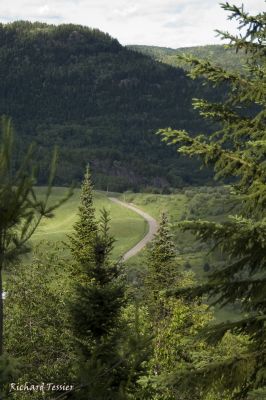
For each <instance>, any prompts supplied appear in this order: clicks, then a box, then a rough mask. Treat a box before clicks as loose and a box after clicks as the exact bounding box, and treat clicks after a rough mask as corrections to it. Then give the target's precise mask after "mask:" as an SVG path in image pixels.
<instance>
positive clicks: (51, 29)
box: [0, 21, 211, 191]
mask: <svg viewBox="0 0 266 400" xmlns="http://www.w3.org/2000/svg"><path fill="white" fill-rule="evenodd" d="M208 90H209V89H207V88H206V87H205V88H202V86H201V84H200V82H199V81H196V82H192V81H191V80H189V79H188V78H187V77H186V75H185V72H184V71H183V70H182V69H179V68H173V67H171V66H167V65H163V64H162V63H158V62H156V61H154V60H153V59H152V58H150V57H148V56H145V55H143V54H140V53H139V52H135V51H133V50H130V49H128V48H125V47H123V46H121V45H120V44H119V43H118V41H117V40H115V39H113V38H111V37H110V36H109V35H107V34H104V33H102V32H100V31H98V30H91V29H89V28H85V27H82V26H76V25H60V26H53V25H47V24H43V23H30V22H23V21H22V22H15V23H11V24H6V25H3V24H2V25H0V114H7V115H8V116H10V117H11V118H12V119H13V122H14V125H15V128H16V131H17V140H19V142H20V144H21V149H22V150H23V149H24V147H25V146H26V145H28V144H29V143H30V142H32V141H35V142H36V143H37V145H38V146H37V147H38V154H36V158H37V159H38V160H39V162H40V164H41V170H40V177H39V181H40V182H45V170H46V168H47V165H48V162H49V161H48V160H47V155H48V154H50V151H51V147H53V146H54V145H58V147H59V150H60V159H59V168H58V173H57V178H56V183H57V184H60V185H62V184H63V185H64V184H69V183H70V182H71V181H72V180H75V181H79V180H80V178H81V176H82V173H83V171H84V166H85V165H86V164H87V163H88V162H89V163H90V165H91V168H92V171H93V174H94V176H95V180H96V187H97V188H102V189H106V188H109V189H110V190H119V191H120V190H125V189H127V188H131V189H142V188H143V187H144V186H145V187H147V186H148V187H149V188H154V187H157V188H159V189H160V190H166V191H167V190H168V188H169V187H176V186H180V185H184V184H201V183H204V182H205V183H206V182H207V181H209V182H210V179H211V175H210V173H209V172H208V171H206V170H205V171H198V168H197V167H196V165H197V162H196V161H193V162H191V161H189V160H186V159H185V158H183V157H182V156H177V155H176V152H175V151H174V150H173V149H172V148H169V147H167V146H165V145H164V144H162V143H161V142H160V138H159V137H157V136H156V135H155V134H154V133H155V132H156V131H157V130H158V129H159V128H164V127H168V126H171V127H175V126H178V127H179V128H180V127H181V128H182V127H183V128H184V129H188V130H190V131H192V132H195V133H196V132H199V131H201V130H203V129H205V131H206V126H204V125H205V123H204V121H202V119H200V117H199V115H198V113H197V112H196V111H194V110H193V109H192V106H191V99H192V98H193V97H201V96H202V95H204V94H206V92H207V91H208ZM203 91H205V93H203ZM18 158H20V155H18ZM193 166H194V167H193Z"/></svg>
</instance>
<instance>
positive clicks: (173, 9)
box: [0, 0, 265, 48]
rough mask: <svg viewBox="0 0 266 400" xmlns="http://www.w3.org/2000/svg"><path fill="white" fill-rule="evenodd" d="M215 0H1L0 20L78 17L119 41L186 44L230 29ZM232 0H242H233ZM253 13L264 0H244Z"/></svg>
mask: <svg viewBox="0 0 266 400" xmlns="http://www.w3.org/2000/svg"><path fill="white" fill-rule="evenodd" d="M220 2H221V1H218V0H134V1H132V0H0V21H1V22H4V23H6V22H10V21H15V20H30V21H43V22H47V23H53V24H61V23H69V22H72V23H76V24H81V25H86V26H89V27H93V28H99V29H100V30H102V31H104V32H108V33H109V34H110V35H111V36H113V37H115V38H117V39H118V40H119V41H120V43H122V44H147V45H156V46H167V47H173V48H177V47H185V46H195V45H203V44H212V43H219V39H218V38H217V37H216V33H215V32H214V30H215V29H222V30H230V32H232V31H234V28H235V24H234V23H232V22H230V21H228V20H227V13H226V12H225V11H223V10H222V9H221V7H220V6H219V3H220ZM232 3H233V4H236V5H241V4H242V2H241V1H238V0H235V1H233V0H232ZM244 4H245V7H246V10H247V11H249V12H251V13H257V12H262V11H264V10H265V0H244Z"/></svg>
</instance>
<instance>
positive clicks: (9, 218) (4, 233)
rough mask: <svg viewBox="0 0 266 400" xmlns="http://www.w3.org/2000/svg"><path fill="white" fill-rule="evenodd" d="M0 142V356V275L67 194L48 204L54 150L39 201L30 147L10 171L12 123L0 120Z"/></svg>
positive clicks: (0, 315) (0, 293)
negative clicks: (18, 164)
mask: <svg viewBox="0 0 266 400" xmlns="http://www.w3.org/2000/svg"><path fill="white" fill-rule="evenodd" d="M0 129H1V135H2V137H1V143H0V355H2V354H3V282H2V274H3V270H4V268H6V267H7V266H8V264H9V263H11V262H14V261H15V260H16V259H18V257H19V256H21V255H22V254H24V253H27V252H29V251H30V247H29V239H30V238H31V236H32V235H33V233H34V232H35V230H36V229H37V227H38V226H39V224H40V222H41V220H42V218H44V217H46V218H51V217H52V216H53V211H54V210H55V209H56V208H57V207H58V206H59V205H61V204H62V203H63V202H65V201H66V200H67V199H68V197H69V196H70V195H71V192H69V194H68V195H67V196H66V197H65V198H62V199H61V200H60V201H59V202H58V203H57V204H54V205H50V204H49V197H50V194H51V191H52V183H53V178H54V175H55V168H56V159H57V153H56V151H55V152H54V154H53V158H52V162H51V165H50V175H49V179H48V186H47V190H46V193H45V196H44V199H43V200H40V199H38V198H37V196H36V193H35V190H34V185H36V177H35V170H36V168H35V167H34V165H33V164H32V158H34V157H33V147H32V146H31V147H30V148H29V150H28V153H27V155H26V156H25V158H24V160H23V162H22V163H21V165H20V167H19V168H18V169H17V170H16V171H14V165H13V158H12V156H13V141H14V132H13V126H12V122H11V120H10V119H9V118H7V117H2V118H1V126H0Z"/></svg>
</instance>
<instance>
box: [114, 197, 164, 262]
mask: <svg viewBox="0 0 266 400" xmlns="http://www.w3.org/2000/svg"><path fill="white" fill-rule="evenodd" d="M108 198H109V200H111V201H113V202H114V203H116V204H119V205H120V206H122V207H126V208H129V209H130V210H132V211H134V212H136V213H137V214H139V215H141V216H142V217H143V218H144V219H145V220H146V221H147V222H148V224H149V232H148V233H147V235H145V236H144V238H143V239H142V240H141V241H140V242H138V243H137V244H136V245H135V246H134V247H132V249H130V250H129V251H127V252H126V253H125V254H124V255H123V260H124V261H127V260H128V259H129V258H131V257H133V256H135V255H136V254H137V253H138V252H140V251H141V250H142V249H143V248H144V247H145V246H146V244H147V243H149V242H150V241H151V240H152V239H153V237H154V235H155V234H156V232H157V230H158V223H157V221H156V220H155V219H154V218H152V217H151V216H150V215H149V214H147V213H145V212H144V211H142V210H140V209H139V208H137V207H135V206H134V205H132V204H131V203H126V202H124V201H120V200H118V199H116V198H115V197H108Z"/></svg>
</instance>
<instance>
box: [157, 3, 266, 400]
mask: <svg viewBox="0 0 266 400" xmlns="http://www.w3.org/2000/svg"><path fill="white" fill-rule="evenodd" d="M223 8H224V9H225V10H227V11H229V12H231V15H230V18H235V19H237V20H238V21H239V26H240V29H242V30H243V34H242V35H241V36H233V35H230V34H229V33H227V32H226V33H221V32H220V34H221V35H222V38H224V39H229V40H230V46H231V47H232V48H234V49H236V50H237V51H238V50H239V49H244V50H245V51H246V52H247V54H248V56H249V58H248V62H247V65H246V66H245V73H243V74H242V73H241V72H238V71H234V72H231V71H226V70H224V69H223V68H222V67H220V66H217V65H213V64H212V63H210V62H209V61H205V60H198V59H196V58H194V57H192V56H189V57H185V58H184V59H185V60H186V61H188V62H189V63H190V65H191V70H190V73H189V75H190V76H191V77H192V78H193V79H194V78H196V77H199V76H202V75H203V77H204V78H205V79H207V80H208V81H210V82H211V83H212V84H213V85H214V86H217V87H219V85H221V84H224V83H226V85H227V86H228V88H229V89H230V90H229V91H228V96H227V98H226V100H225V101H224V102H223V103H210V102H208V101H206V100H198V99H195V100H194V107H195V108H197V109H199V110H200V114H201V115H202V116H203V117H204V118H209V119H211V120H215V121H218V122H219V123H220V124H221V128H220V129H219V130H218V131H214V132H213V133H212V135H211V136H207V135H198V136H196V137H192V136H191V135H189V134H188V133H187V132H186V131H184V130H170V129H167V130H162V131H161V134H163V136H164V140H165V141H168V142H170V143H172V144H175V145H178V146H180V147H179V150H178V151H179V152H180V153H182V154H185V155H188V156H200V157H201V158H202V159H203V162H204V163H205V164H208V165H210V166H212V167H213V168H214V171H215V173H216V178H217V179H224V178H232V177H233V178H234V192H235V196H236V199H238V203H241V208H240V207H239V208H238V209H237V213H238V214H237V215H235V216H232V217H231V218H230V219H229V221H225V222H221V223H216V222H209V221H203V220H198V221H186V222H184V223H182V224H181V225H182V227H183V229H184V230H189V231H192V232H195V233H196V234H197V236H198V238H199V239H200V240H201V241H202V242H206V241H210V242H211V243H212V245H214V247H219V248H220V249H222V251H223V253H224V254H225V255H226V256H227V257H226V261H224V262H223V264H222V266H221V265H220V266H219V265H216V269H215V270H214V272H212V273H211V274H210V275H209V280H208V283H207V284H206V285H203V286H201V287H199V288H197V289H196V291H195V292H196V294H197V295H201V294H203V293H209V295H210V296H214V300H213V302H214V303H218V304H220V305H221V306H223V305H225V304H227V303H229V302H232V303H237V302H241V306H242V310H243V312H244V314H243V316H242V319H241V320H239V321H236V322H228V323H224V324H221V325H219V326H216V327H210V328H209V329H208V332H207V333H206V332H205V335H206V336H208V337H209V339H210V340H211V342H214V343H215V342H217V341H219V340H221V338H222V337H223V336H224V335H225V334H226V332H228V331H231V332H237V333H241V334H248V335H249V336H250V342H249V346H248V349H247V352H246V354H242V355H241V356H239V357H230V358H228V359H227V360H226V361H224V362H221V363H217V364H211V365H209V366H206V367H205V368H203V369H202V370H198V371H197V370H196V371H195V373H194V375H192V376H193V377H192V378H191V379H197V380H198V381H199V382H200V383H201V384H202V386H203V387H205V388H206V387H207V386H208V385H210V382H212V381H214V380H215V379H217V377H218V376H222V378H223V384H224V388H225V390H226V389H229V390H230V392H231V393H234V396H235V398H238V399H244V398H246V397H247V396H248V393H249V392H251V393H252V390H255V389H256V390H257V389H259V388H260V387H263V386H264V385H265V379H266V378H265V363H266V358H265V354H266V349H265V343H266V340H265V339H266V338H265V312H266V309H265V296H264V293H265V289H266V287H265V261H266V260H265V237H266V222H265V201H266V186H265V177H266V169H265V46H264V44H263V41H264V40H265V23H266V20H265V13H261V14H258V15H256V16H250V15H248V14H247V13H246V12H244V10H243V8H238V7H236V6H231V5H229V4H228V3H226V4H224V5H223ZM189 376H190V375H189ZM195 377H197V378H195Z"/></svg>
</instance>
